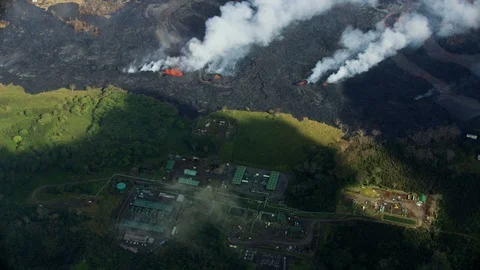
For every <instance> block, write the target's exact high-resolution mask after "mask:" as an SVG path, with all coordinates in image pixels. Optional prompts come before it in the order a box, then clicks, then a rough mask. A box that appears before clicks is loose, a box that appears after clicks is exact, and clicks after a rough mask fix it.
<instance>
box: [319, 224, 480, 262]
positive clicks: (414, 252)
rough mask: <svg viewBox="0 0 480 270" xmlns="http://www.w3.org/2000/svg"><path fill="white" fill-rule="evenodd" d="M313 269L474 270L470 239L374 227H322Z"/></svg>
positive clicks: (475, 253) (473, 247)
mask: <svg viewBox="0 0 480 270" xmlns="http://www.w3.org/2000/svg"><path fill="white" fill-rule="evenodd" d="M325 226H327V229H326V230H325V232H324V233H322V238H323V239H322V240H320V241H319V243H318V246H317V251H316V253H315V265H316V267H317V269H419V270H427V269H476V266H477V265H478V264H479V263H480V261H479V257H478V250H477V249H476V248H478V247H477V246H476V243H475V242H474V241H472V240H470V239H467V238H463V237H458V236H450V235H446V234H436V233H434V232H428V231H425V230H415V229H405V228H402V227H399V226H390V225H385V224H377V223H366V222H357V223H355V226H352V224H348V223H347V224H339V225H325Z"/></svg>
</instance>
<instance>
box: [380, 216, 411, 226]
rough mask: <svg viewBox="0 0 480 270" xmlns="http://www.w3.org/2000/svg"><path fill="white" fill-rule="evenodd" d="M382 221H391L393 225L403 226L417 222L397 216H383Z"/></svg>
mask: <svg viewBox="0 0 480 270" xmlns="http://www.w3.org/2000/svg"><path fill="white" fill-rule="evenodd" d="M383 220H386V221H391V222H395V223H400V224H405V225H415V224H417V222H416V221H415V220H413V219H408V218H401V217H397V216H390V215H383Z"/></svg>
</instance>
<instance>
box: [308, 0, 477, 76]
mask: <svg viewBox="0 0 480 270" xmlns="http://www.w3.org/2000/svg"><path fill="white" fill-rule="evenodd" d="M421 4H422V9H421V10H422V13H423V14H419V13H412V14H403V15H402V16H401V17H400V18H399V20H398V21H397V22H396V23H395V24H394V26H393V28H385V27H382V25H381V24H380V23H379V24H377V28H376V34H372V33H371V32H367V33H365V34H363V35H362V34H359V33H356V32H355V31H352V29H348V28H347V30H346V31H345V32H344V34H343V35H342V40H341V41H340V43H341V44H342V45H343V47H344V49H341V50H339V51H337V52H336V53H335V54H334V56H333V57H328V58H324V59H322V60H321V61H320V62H318V63H317V65H316V67H315V68H314V69H313V70H312V75H311V76H310V77H309V78H308V81H309V82H317V81H318V80H319V79H320V78H321V77H322V76H323V75H324V74H325V73H326V72H327V71H328V70H332V69H338V70H337V71H336V72H335V73H334V74H331V75H330V76H329V77H328V78H327V82H329V83H335V82H338V81H340V80H343V79H346V78H350V77H352V76H355V75H356V74H360V73H363V72H366V71H368V70H369V69H370V68H372V67H373V66H375V65H377V64H378V63H380V62H381V61H383V60H384V59H386V58H387V57H390V56H393V55H395V54H396V53H397V51H399V50H401V49H403V48H405V47H407V46H420V45H421V44H423V42H424V41H425V40H426V39H427V38H429V37H430V36H431V35H432V33H435V34H436V35H438V36H442V37H445V36H450V35H453V34H458V33H464V32H466V31H469V30H470V29H477V28H479V27H480V1H478V0H473V1H471V0H422V2H421ZM375 37H378V38H375ZM345 39H350V40H355V39H359V40H357V41H356V44H361V45H360V46H358V47H354V48H353V49H352V48H351V47H348V46H347V45H346V44H345ZM365 44H367V45H365ZM362 46H364V48H362ZM356 49H357V50H356ZM358 49H359V50H361V52H358ZM352 58H353V59H352Z"/></svg>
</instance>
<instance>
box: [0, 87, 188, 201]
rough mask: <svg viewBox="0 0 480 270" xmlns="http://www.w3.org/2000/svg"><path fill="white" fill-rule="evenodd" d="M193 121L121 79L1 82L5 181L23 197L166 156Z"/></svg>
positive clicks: (6, 188) (0, 171)
mask: <svg viewBox="0 0 480 270" xmlns="http://www.w3.org/2000/svg"><path fill="white" fill-rule="evenodd" d="M188 125H189V124H188V123H183V122H181V120H180V118H179V117H178V113H177V111H176V110H175V109H174V108H172V107H171V106H169V105H168V104H164V103H161V102H159V101H157V100H155V99H153V98H150V97H146V96H143V95H132V94H128V93H127V92H126V91H124V90H122V89H119V88H116V87H114V86H108V87H106V88H103V89H92V90H89V91H74V90H68V89H60V90H55V91H51V92H44V93H40V94H35V95H31V94H28V93H25V91H24V89H23V88H21V87H17V86H13V85H8V86H4V85H1V84H0V162H1V164H2V166H1V167H0V177H1V178H2V179H4V181H1V182H0V189H2V192H3V194H6V195H9V196H13V198H14V199H15V200H16V201H24V200H25V199H27V198H28V195H29V193H31V192H32V191H33V190H34V189H35V188H37V187H39V186H41V185H47V184H59V183H67V182H73V181H81V180H84V179H85V178H87V179H92V178H93V179H95V178H102V177H99V176H102V175H105V172H108V174H109V175H111V170H112V169H114V170H117V171H118V169H119V168H129V167H130V166H132V165H133V164H138V163H139V162H143V161H144V160H146V159H148V158H162V157H163V158H164V157H165V156H166V154H167V150H166V149H165V148H166V147H169V148H170V147H171V148H174V149H178V148H181V146H182V145H181V143H180V144H179V145H174V143H175V142H181V141H182V138H181V137H182V136H181V135H185V134H188V131H189V126H188ZM174 131H175V132H174ZM168 134H172V135H170V139H169V140H168V141H167V143H165V141H166V138H167V135H168ZM172 136H174V137H172ZM174 138H176V140H175V139H174Z"/></svg>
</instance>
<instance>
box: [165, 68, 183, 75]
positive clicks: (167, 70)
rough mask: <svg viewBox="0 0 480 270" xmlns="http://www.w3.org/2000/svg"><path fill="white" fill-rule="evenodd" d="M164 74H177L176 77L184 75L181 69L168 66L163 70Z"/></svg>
mask: <svg viewBox="0 0 480 270" xmlns="http://www.w3.org/2000/svg"><path fill="white" fill-rule="evenodd" d="M163 74H164V75H170V76H175V77H182V76H183V72H182V71H181V70H179V69H175V68H167V69H165V70H164V71H163Z"/></svg>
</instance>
